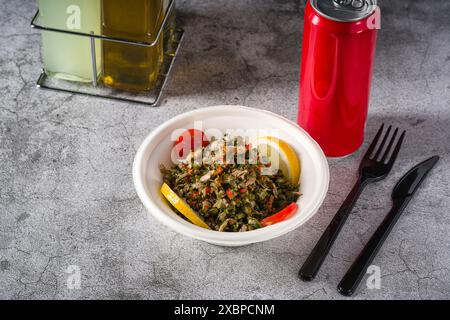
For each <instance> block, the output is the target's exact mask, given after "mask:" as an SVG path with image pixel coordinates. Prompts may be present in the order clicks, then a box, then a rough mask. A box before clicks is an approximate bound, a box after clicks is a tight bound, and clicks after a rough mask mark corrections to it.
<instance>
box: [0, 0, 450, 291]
mask: <svg viewBox="0 0 450 320" xmlns="http://www.w3.org/2000/svg"><path fill="white" fill-rule="evenodd" d="M299 3H300V4H299ZM304 3H305V1H300V2H299V1H294V0H277V1H275V0H273V1H271V0H264V1H263V0H246V1H237V0H236V1H229V0H215V1H203V0H202V1H200V0H185V1H178V7H179V12H180V15H181V16H182V17H183V19H184V21H185V28H186V41H185V43H184V46H183V48H182V50H181V52H180V58H179V60H178V61H177V64H176V67H175V68H174V70H173V77H172V80H171V82H170V84H169V87H168V90H167V92H166V95H165V98H164V101H163V104H162V105H161V107H159V108H155V109H152V108H146V107H143V106H140V105H131V104H127V103H121V102H115V101H108V100H102V99H94V98H89V97H82V96H77V95H70V94H64V93H55V92H49V91H44V90H38V89H36V87H35V80H36V79H37V77H38V75H39V72H40V68H41V62H40V55H39V47H40V36H39V33H38V32H36V31H33V30H31V29H30V27H29V22H30V19H31V17H32V16H33V14H34V10H35V8H36V4H35V2H34V1H26V2H25V1H21V2H20V5H19V2H18V1H13V0H0V8H1V10H0V28H1V30H2V32H1V36H0V94H1V99H0V134H1V135H0V168H1V170H0V298H5V299H13V298H15V299H32V298H39V299H47V298H57V299H61V298H64V299H79V298H81V299H94V298H102V299H104V298H113V299H128V298H137V299H172V298H186V299H194V298H206V299H212V298H239V299H241V298H242V299H265V298H269V299H272V298H278V299H318V298H320V299H340V298H342V297H341V296H340V295H339V294H338V293H337V292H336V285H337V283H338V282H339V280H340V279H341V277H342V276H343V274H344V273H345V271H346V269H347V268H348V267H349V266H350V264H351V261H352V260H353V259H354V258H355V256H356V255H357V253H358V251H359V250H360V249H361V248H362V247H363V245H364V243H365V242H366V241H367V239H368V238H369V237H370V235H371V233H372V232H373V231H374V229H375V228H376V225H377V224H378V223H379V222H380V221H381V220H382V218H383V216H384V214H385V213H386V212H387V210H388V208H389V206H390V201H389V194H390V191H391V189H392V187H393V185H394V184H395V182H396V181H397V179H398V178H399V177H400V176H401V175H402V174H403V173H405V172H406V171H407V170H408V169H409V168H410V167H411V166H413V165H414V164H416V163H418V162H419V161H421V160H423V159H425V158H426V157H428V156H431V155H434V154H439V155H441V156H442V161H441V162H440V163H439V165H438V166H437V167H436V168H435V170H434V171H433V173H432V175H431V176H430V177H429V179H428V180H427V181H426V182H425V183H424V185H423V187H422V188H421V190H420V192H418V194H417V196H416V198H415V200H414V201H413V202H412V203H411V204H410V206H409V208H408V210H406V212H405V214H404V216H403V217H402V218H401V220H400V221H399V223H398V224H397V226H396V228H395V230H394V232H393V233H392V234H391V236H390V237H389V239H388V240H387V241H386V243H385V244H384V247H383V248H382V250H381V252H380V253H379V255H378V257H377V258H376V260H375V264H377V265H378V266H380V267H381V272H382V288H381V289H380V290H368V289H366V288H365V286H364V282H363V283H362V286H361V287H360V288H361V290H360V291H359V293H358V295H357V296H356V298H357V299H374V298H382V299H399V298H407V299H419V298H424V299H429V298H438V299H442V298H450V271H449V266H450V214H449V211H450V210H449V209H450V200H449V193H450V192H449V191H450V190H449V187H448V183H449V181H450V168H449V165H448V163H449V162H448V161H449V160H450V150H449V149H450V147H449V144H450V142H449V141H450V110H449V106H450V19H449V15H450V2H449V1H447V0H433V1H384V2H383V3H382V10H383V21H382V23H383V24H382V30H381V32H380V36H379V47H378V52H377V59H376V64H375V74H374V80H373V95H372V100H371V110H370V118H369V122H368V128H367V131H368V139H370V137H372V136H373V134H374V132H375V130H376V128H377V127H378V126H379V125H380V123H381V122H386V123H390V124H393V125H398V126H400V127H401V128H404V129H406V130H407V131H408V136H407V140H406V143H405V144H404V148H403V150H402V152H401V154H400V158H399V159H398V162H397V164H396V166H395V170H394V172H393V173H392V174H391V175H390V177H389V178H388V179H386V180H385V181H383V182H380V183H377V184H376V185H372V186H369V187H368V189H366V192H365V193H364V194H363V195H362V196H361V199H360V201H359V203H358V205H357V206H356V209H355V211H354V213H353V215H352V216H351V217H350V219H349V220H348V222H347V224H346V226H345V227H344V229H343V231H342V233H341V235H340V237H339V239H338V241H337V243H336V244H335V246H334V248H333V250H332V251H331V255H330V256H329V258H328V259H327V260H326V262H325V264H324V266H323V268H322V270H321V272H320V274H319V276H318V278H317V280H316V281H314V282H312V283H302V282H300V281H299V280H298V279H297V271H298V269H299V267H300V265H301V264H302V263H303V261H304V260H305V258H306V255H307V254H308V253H309V251H310V250H311V248H312V247H313V246H314V244H315V242H316V241H317V239H318V238H319V236H320V234H321V232H322V231H323V230H324V228H325V227H326V225H327V224H328V222H329V221H330V219H331V217H332V216H333V215H334V213H335V211H336V209H337V208H338V207H339V205H340V204H341V203H342V201H343V199H344V198H345V196H346V194H347V193H348V191H349V190H350V188H351V186H352V184H353V182H354V180H355V174H356V172H355V170H356V168H357V164H358V162H359V160H360V157H361V152H359V153H357V154H355V155H353V156H351V157H348V158H346V159H342V160H332V161H330V166H331V186H330V190H329V194H328V197H327V199H326V201H325V203H324V205H323V207H322V208H321V209H320V211H319V213H318V214H317V215H316V216H315V217H314V218H313V219H312V220H310V221H309V223H307V224H306V225H305V226H303V227H301V228H299V229H298V230H296V231H293V232H291V233H289V234H288V235H285V236H283V237H281V238H278V239H276V240H272V241H268V242H265V243H261V244H256V245H250V246H247V247H242V248H220V247H215V246H211V245H208V244H205V243H202V242H198V241H195V240H191V239H188V238H185V237H183V236H180V235H178V234H176V233H174V232H172V231H171V230H169V229H167V228H165V227H163V226H162V225H161V224H159V223H158V222H156V221H155V220H154V219H153V218H152V217H150V216H149V214H148V213H147V212H146V211H145V210H144V208H143V206H142V205H141V203H140V201H139V199H138V198H137V196H136V194H135V191H134V187H133V184H132V178H131V164H132V160H133V156H134V153H135V150H136V148H137V147H138V146H139V144H140V142H141V141H142V140H143V138H144V137H145V136H146V135H147V134H148V133H149V132H151V131H152V130H153V129H154V128H155V127H156V126H157V125H158V124H160V123H162V122H163V121H166V120H168V119H170V118H171V117H173V116H174V115H177V114H179V113H180V112H184V111H188V110H192V109H195V108H200V107H206V106H210V105H217V104H240V105H247V106H250V107H257V108H262V109H267V110H271V111H274V112H277V113H279V114H281V115H283V116H285V117H287V118H290V119H295V118H296V109H297V107H296V106H297V91H298V82H297V78H298V73H299V56H300V47H299V41H300V39H301V35H302V34H301V30H302V23H303V17H302V15H303V8H304ZM368 139H367V140H368ZM69 265H77V266H79V268H80V270H81V277H82V281H81V289H79V290H76V289H75V290H69V289H68V287H67V277H68V274H67V273H66V271H67V268H68V266H69Z"/></svg>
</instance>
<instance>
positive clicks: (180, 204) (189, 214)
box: [161, 183, 210, 229]
mask: <svg viewBox="0 0 450 320" xmlns="http://www.w3.org/2000/svg"><path fill="white" fill-rule="evenodd" d="M161 193H162V194H163V195H164V197H166V199H167V200H168V201H169V202H170V204H171V205H173V206H174V207H175V209H177V210H178V211H180V213H181V214H182V215H183V216H185V217H186V218H188V219H189V221H191V222H192V223H193V224H195V225H197V226H199V227H202V228H205V229H210V227H209V226H208V225H207V224H206V223H205V221H203V219H202V218H200V217H199V215H198V214H197V213H196V212H195V211H194V210H192V209H191V207H190V206H189V205H188V204H187V203H186V202H184V200H183V199H181V198H180V197H179V196H177V194H176V193H175V192H174V191H173V190H172V189H171V188H170V187H169V186H168V185H167V184H166V183H163V185H162V187H161Z"/></svg>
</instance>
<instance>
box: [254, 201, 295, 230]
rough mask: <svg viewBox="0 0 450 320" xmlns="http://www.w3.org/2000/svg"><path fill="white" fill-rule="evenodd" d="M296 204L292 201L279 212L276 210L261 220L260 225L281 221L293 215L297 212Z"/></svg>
mask: <svg viewBox="0 0 450 320" xmlns="http://www.w3.org/2000/svg"><path fill="white" fill-rule="evenodd" d="M297 209H298V205H297V204H296V203H295V202H293V203H291V204H290V205H288V206H287V207H286V208H284V209H283V210H281V211H280V212H277V213H275V214H273V215H271V216H269V217H267V218H265V219H263V220H262V221H261V225H262V226H263V227H267V226H271V225H273V224H275V223H279V222H281V221H284V220H287V219H288V218H290V217H291V216H293V215H294V213H295V212H297Z"/></svg>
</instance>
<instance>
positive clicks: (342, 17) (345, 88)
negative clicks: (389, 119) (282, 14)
mask: <svg viewBox="0 0 450 320" xmlns="http://www.w3.org/2000/svg"><path fill="white" fill-rule="evenodd" d="M379 23H380V10H379V8H378V6H377V1H376V0H309V1H308V3H307V5H306V8H305V23H304V32H303V47H302V67H301V75H300V97H299V115H298V122H299V125H300V126H301V127H302V128H304V129H305V130H306V131H307V132H308V133H309V134H310V135H311V136H312V137H313V138H314V139H315V140H316V141H317V142H318V143H319V145H320V146H321V147H322V149H323V151H324V152H325V155H326V156H328V157H343V156H346V155H349V154H351V153H353V152H355V151H356V150H358V149H359V147H360V146H361V145H362V143H363V141H364V129H365V124H366V119H367V112H368V106H369V96H370V83H371V78H372V66H373V60H374V57H375V47H376V40H377V29H379Z"/></svg>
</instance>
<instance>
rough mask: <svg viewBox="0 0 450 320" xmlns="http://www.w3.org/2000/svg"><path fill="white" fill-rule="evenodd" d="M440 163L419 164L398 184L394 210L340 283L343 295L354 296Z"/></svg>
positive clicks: (394, 192) (436, 158)
mask: <svg viewBox="0 0 450 320" xmlns="http://www.w3.org/2000/svg"><path fill="white" fill-rule="evenodd" d="M438 161H439V157H438V156H434V157H431V158H429V159H427V160H425V161H423V162H421V163H419V164H418V165H417V166H415V167H414V168H412V169H411V170H409V171H408V172H407V173H406V174H405V175H404V176H403V177H402V178H401V179H400V180H399V181H398V182H397V184H396V185H395V187H394V190H393V191H392V203H393V205H392V208H391V210H390V211H389V213H388V214H387V216H386V217H385V219H384V220H383V222H382V223H381V224H380V226H379V227H378V229H377V230H376V231H375V233H374V234H373V236H372V237H371V238H370V240H369V242H368V243H367V244H366V246H365V247H364V249H363V250H362V251H361V253H360V254H359V256H358V257H357V258H356V260H355V262H354V263H353V264H352V266H351V267H350V269H349V270H348V271H347V273H346V274H345V276H344V277H343V278H342V280H341V282H340V283H339V285H338V291H339V292H340V293H341V294H343V295H345V296H351V295H353V293H354V292H355V290H356V289H357V287H358V285H359V283H360V282H361V279H362V277H363V276H364V274H365V272H366V270H367V267H368V266H369V265H370V264H371V263H372V261H373V259H374V258H375V256H376V255H377V253H378V251H379V250H380V248H381V246H382V245H383V243H384V241H385V240H386V238H387V236H388V235H389V233H390V232H391V230H392V228H393V227H394V225H395V223H396V222H397V221H398V219H399V218H400V216H401V214H402V213H403V211H404V210H405V208H406V206H407V205H408V203H409V202H410V200H411V199H412V197H413V196H414V194H415V193H416V191H417V190H418V189H419V187H420V185H421V184H422V182H423V181H424V180H425V178H426V176H427V175H428V173H429V172H430V171H431V169H433V167H434V166H435V165H436V163H437V162H438Z"/></svg>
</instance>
